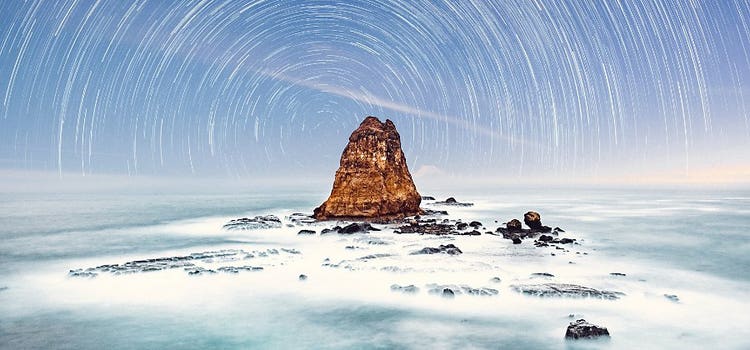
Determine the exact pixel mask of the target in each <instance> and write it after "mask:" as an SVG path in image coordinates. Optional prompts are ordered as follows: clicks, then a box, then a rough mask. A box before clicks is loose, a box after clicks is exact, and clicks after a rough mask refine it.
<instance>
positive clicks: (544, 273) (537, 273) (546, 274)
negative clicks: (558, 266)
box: [531, 272, 555, 277]
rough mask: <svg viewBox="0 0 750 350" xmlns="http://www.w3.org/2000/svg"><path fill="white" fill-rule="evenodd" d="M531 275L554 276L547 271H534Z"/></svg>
mask: <svg viewBox="0 0 750 350" xmlns="http://www.w3.org/2000/svg"><path fill="white" fill-rule="evenodd" d="M531 277H555V275H553V274H551V273H549V272H534V273H532V274H531Z"/></svg>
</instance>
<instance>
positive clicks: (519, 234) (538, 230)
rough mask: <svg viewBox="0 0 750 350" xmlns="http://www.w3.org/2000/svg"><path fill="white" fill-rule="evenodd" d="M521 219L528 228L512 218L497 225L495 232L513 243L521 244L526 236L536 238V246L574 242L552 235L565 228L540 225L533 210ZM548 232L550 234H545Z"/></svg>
mask: <svg viewBox="0 0 750 350" xmlns="http://www.w3.org/2000/svg"><path fill="white" fill-rule="evenodd" d="M523 221H524V223H525V224H526V226H528V227H529V228H528V229H525V228H523V226H522V225H521V221H519V220H518V219H512V220H510V221H508V222H506V223H505V227H498V228H497V230H495V232H496V233H498V234H501V235H502V236H503V238H505V239H509V240H511V241H513V244H521V243H522V242H523V239H526V238H530V239H533V238H537V237H538V238H537V239H536V240H535V242H534V245H535V246H537V247H547V246H549V244H569V243H573V242H575V239H573V238H562V239H557V238H555V237H553V236H557V235H558V234H560V233H563V232H565V230H563V229H561V228H559V227H555V228H554V229H553V228H551V227H549V226H545V225H542V219H541V215H539V213H537V212H535V211H529V212H527V213H526V214H524V215H523ZM546 233H549V234H550V235H546Z"/></svg>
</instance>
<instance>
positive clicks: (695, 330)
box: [0, 186, 750, 349]
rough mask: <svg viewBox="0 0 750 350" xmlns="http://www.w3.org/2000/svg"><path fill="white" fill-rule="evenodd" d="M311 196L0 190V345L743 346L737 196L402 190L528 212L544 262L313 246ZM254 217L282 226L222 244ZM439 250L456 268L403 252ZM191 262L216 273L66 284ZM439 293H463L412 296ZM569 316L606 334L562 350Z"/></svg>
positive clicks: (744, 195)
mask: <svg viewBox="0 0 750 350" xmlns="http://www.w3.org/2000/svg"><path fill="white" fill-rule="evenodd" d="M328 190H329V188H322V187H321V188H312V189H306V190H298V189H295V190H279V189H268V188H265V189H247V188H243V189H217V191H216V192H214V193H211V192H208V191H193V192H191V191H190V190H188V189H184V190H179V191H168V190H163V191H153V190H151V191H115V190H113V191H109V192H108V191H96V192H92V193H71V192H63V193H57V194H50V193H33V192H13V191H6V192H4V193H0V198H1V199H2V200H0V242H2V243H1V244H0V315H1V316H0V348H3V349H206V348H211V349H215V348H216V349H229V348H242V349H254V348H258V349H459V348H460V349H561V348H562V349H588V348H597V349H598V348H608V349H670V348H679V349H693V348H694V349H705V348H717V349H748V348H750V328H749V327H747V325H748V324H750V312H748V311H750V302H749V301H748V300H750V273H748V271H750V254H748V253H750V239H748V237H750V234H749V233H748V228H750V191H749V190H697V189H679V190H666V189H654V188H626V189H591V188H587V189H583V188H575V189H573V188H571V189H549V188H544V189H542V188H536V189H517V188H516V189H508V188H503V187H498V186H495V187H490V188H485V189H482V190H481V191H480V190H476V189H466V190H460V189H451V190H445V189H441V188H435V189H429V188H427V189H420V192H421V193H422V194H423V195H431V196H435V197H437V198H438V199H444V198H446V197H448V196H453V197H456V198H457V199H458V200H459V201H465V202H472V203H474V205H473V206H471V207H450V206H440V205H436V204H432V203H431V202H429V201H428V202H425V203H423V207H426V208H431V209H439V210H447V211H448V212H449V216H447V218H449V219H461V220H463V221H465V222H469V221H472V220H476V221H479V222H481V223H482V224H483V228H482V229H481V230H480V231H482V232H486V231H490V232H494V231H495V228H496V227H499V226H501V225H502V223H504V222H506V221H507V220H510V219H512V218H518V219H521V220H522V219H523V213H525V212H526V211H529V210H534V211H537V212H539V213H540V214H541V217H542V222H543V223H544V224H546V225H549V226H552V227H555V226H558V227H560V228H562V229H564V230H565V232H564V234H563V235H564V236H565V237H571V238H574V239H576V243H575V244H570V245H564V246H563V245H560V247H561V248H560V249H555V248H554V247H540V248H537V247H535V246H534V245H533V244H532V241H531V240H524V242H523V243H522V244H518V245H514V244H512V242H511V241H510V240H507V239H503V238H502V237H498V236H495V235H488V234H483V235H481V236H431V235H414V234H396V233H394V232H393V227H390V226H387V225H377V224H376V225H374V226H376V227H378V228H381V229H382V230H381V231H372V232H370V233H367V234H353V235H338V234H335V233H333V234H326V235H320V231H321V230H322V229H323V228H330V227H331V226H333V225H334V224H336V223H317V224H314V225H313V227H312V229H313V230H315V231H316V232H317V234H315V235H298V234H297V233H298V231H299V230H301V229H303V228H307V227H306V226H305V227H303V226H297V225H294V224H293V223H292V222H291V221H289V220H288V219H286V218H287V217H289V215H290V214H292V213H294V212H303V213H311V212H312V208H314V207H315V206H317V205H319V204H320V203H321V202H322V201H323V200H324V199H325V197H326V195H327V194H328ZM267 214H274V215H277V216H278V217H280V218H282V221H283V225H282V226H281V227H277V228H269V229H257V230H244V231H243V230H236V231H230V230H225V229H223V228H222V226H223V224H225V223H226V222H227V221H229V220H231V219H235V218H239V217H253V216H256V215H267ZM441 219H442V218H441ZM449 243H450V244H454V245H456V246H457V247H459V248H460V249H461V251H462V252H463V254H460V255H448V254H432V255H414V254H412V253H413V252H415V251H418V250H420V249H422V248H424V247H437V246H438V245H440V244H449ZM191 254H193V255H192V257H195V256H201V259H202V260H200V261H198V260H191V261H194V262H195V264H196V265H200V266H201V267H203V268H205V269H208V270H212V271H217V272H216V273H207V272H206V273H195V274H192V275H191V274H189V273H188V272H189V271H192V270H190V268H188V267H184V268H183V267H176V268H170V269H164V270H158V271H147V272H137V273H122V274H116V273H110V272H101V271H100V272H99V273H98V274H97V275H96V276H89V277H86V276H72V275H71V274H70V273H69V271H71V270H76V269H82V270H85V269H86V268H90V267H97V266H101V265H105V264H120V265H122V264H124V263H126V262H128V261H136V260H143V259H158V258H169V257H186V256H191ZM200 254H203V255H200ZM206 256H208V257H206ZM191 259H192V258H191ZM221 266H235V267H238V266H239V267H243V266H253V267H256V268H257V269H255V270H251V269H249V268H248V269H246V270H243V269H240V270H239V271H233V272H226V271H221V270H219V269H218V268H219V267H221ZM260 267H262V270H261V269H259V268H260ZM204 272H205V270H204ZM302 274H304V275H305V276H306V277H307V278H306V279H304V280H302V279H300V277H299V276H300V275H302ZM545 283H570V284H576V285H581V286H586V287H591V288H595V289H598V290H607V291H616V292H619V293H620V294H618V295H619V297H618V298H616V299H614V300H609V299H607V298H585V297H584V298H569V297H557V296H551V297H540V296H536V295H527V294H524V293H520V292H518V291H517V289H515V287H514V286H518V285H535V284H545ZM393 285H399V286H408V285H413V286H414V287H416V288H415V289H416V291H414V292H413V293H405V292H403V291H400V290H394V289H392V286H393ZM444 286H453V287H451V288H453V289H455V290H461V288H465V289H463V290H464V293H457V294H456V295H455V296H453V297H445V296H442V295H441V293H433V292H432V290H433V289H436V288H437V290H440V289H442V288H443V287H444ZM462 286H463V287H462ZM470 290H474V291H477V290H484V291H490V292H489V293H479V294H488V295H474V294H476V293H472V292H467V291H470ZM492 291H495V292H492ZM579 318H583V319H586V320H587V321H589V322H591V323H594V324H597V325H600V326H604V327H607V328H608V330H609V332H610V334H611V337H610V338H609V339H600V340H583V341H582V340H578V341H573V340H566V339H565V338H564V335H565V330H566V327H567V325H568V324H569V323H570V322H571V321H574V320H576V319H579Z"/></svg>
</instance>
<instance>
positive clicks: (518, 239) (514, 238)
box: [512, 236, 522, 244]
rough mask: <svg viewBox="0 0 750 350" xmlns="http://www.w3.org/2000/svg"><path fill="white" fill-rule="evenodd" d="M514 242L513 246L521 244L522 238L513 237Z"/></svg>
mask: <svg viewBox="0 0 750 350" xmlns="http://www.w3.org/2000/svg"><path fill="white" fill-rule="evenodd" d="M512 240H513V244H521V242H522V241H521V238H519V237H518V236H515V237H513V238H512Z"/></svg>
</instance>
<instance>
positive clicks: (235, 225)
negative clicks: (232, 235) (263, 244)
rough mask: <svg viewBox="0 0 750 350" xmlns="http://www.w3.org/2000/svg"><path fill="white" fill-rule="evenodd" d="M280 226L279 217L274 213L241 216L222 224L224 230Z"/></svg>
mask: <svg viewBox="0 0 750 350" xmlns="http://www.w3.org/2000/svg"><path fill="white" fill-rule="evenodd" d="M279 227H281V219H279V218H278V217H277V216H276V215H262V216H256V217H254V218H241V219H234V220H231V221H229V222H228V223H226V224H225V225H224V229H225V230H229V231H235V230H243V231H244V230H258V229H269V228H279Z"/></svg>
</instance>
